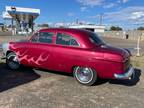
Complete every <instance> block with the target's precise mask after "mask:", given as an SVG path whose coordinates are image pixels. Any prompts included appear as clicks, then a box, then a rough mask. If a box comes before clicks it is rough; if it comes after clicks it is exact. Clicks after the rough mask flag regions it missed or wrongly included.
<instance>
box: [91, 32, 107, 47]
mask: <svg viewBox="0 0 144 108" xmlns="http://www.w3.org/2000/svg"><path fill="white" fill-rule="evenodd" d="M89 40H90V41H91V42H92V43H94V44H97V45H104V44H105V42H104V41H103V40H102V39H101V38H100V37H98V35H97V34H95V33H91V34H90V35H89Z"/></svg>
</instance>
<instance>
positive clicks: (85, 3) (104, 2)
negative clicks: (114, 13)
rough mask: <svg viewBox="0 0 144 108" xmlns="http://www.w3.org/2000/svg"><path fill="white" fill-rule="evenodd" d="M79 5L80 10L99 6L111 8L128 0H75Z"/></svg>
mask: <svg viewBox="0 0 144 108" xmlns="http://www.w3.org/2000/svg"><path fill="white" fill-rule="evenodd" d="M76 1H77V2H78V3H80V5H81V11H82V12H83V11H85V10H86V8H88V7H95V6H101V7H103V8H112V7H115V6H118V5H120V4H122V3H127V2H129V1H130V0H115V1H113V2H112V1H111V2H110V1H108V0H76Z"/></svg>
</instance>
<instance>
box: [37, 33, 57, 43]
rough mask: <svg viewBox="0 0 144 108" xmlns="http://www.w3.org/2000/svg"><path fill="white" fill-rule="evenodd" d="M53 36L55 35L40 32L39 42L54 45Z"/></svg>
mask: <svg viewBox="0 0 144 108" xmlns="http://www.w3.org/2000/svg"><path fill="white" fill-rule="evenodd" d="M53 35H54V33H50V32H40V33H39V41H38V42H40V43H52V37H53Z"/></svg>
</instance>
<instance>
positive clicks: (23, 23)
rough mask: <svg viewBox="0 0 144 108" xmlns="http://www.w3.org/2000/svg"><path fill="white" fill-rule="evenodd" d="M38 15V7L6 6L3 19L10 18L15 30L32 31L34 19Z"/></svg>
mask: <svg viewBox="0 0 144 108" xmlns="http://www.w3.org/2000/svg"><path fill="white" fill-rule="evenodd" d="M39 15H40V9H33V8H23V7H15V6H6V10H5V12H4V13H3V19H5V20H6V19H11V21H12V24H11V25H12V27H13V25H15V26H16V30H17V32H20V31H21V32H25V31H33V26H34V20H35V19H36V18H37V17H38V16H39Z"/></svg>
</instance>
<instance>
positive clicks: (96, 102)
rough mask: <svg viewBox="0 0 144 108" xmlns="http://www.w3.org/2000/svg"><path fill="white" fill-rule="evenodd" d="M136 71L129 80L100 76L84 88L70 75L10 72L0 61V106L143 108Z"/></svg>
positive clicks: (140, 74)
mask: <svg viewBox="0 0 144 108" xmlns="http://www.w3.org/2000/svg"><path fill="white" fill-rule="evenodd" d="M108 41H109V40H108ZM113 41H114V40H112V41H111V42H113ZM114 42H115V41H114ZM135 71H136V75H135V78H134V79H133V80H131V81H129V80H103V79H100V80H99V81H98V83H97V84H95V86H91V87H87V86H83V85H81V84H79V83H77V81H75V79H74V78H73V77H72V75H70V74H63V73H60V72H51V71H48V70H38V69H30V68H21V69H20V70H18V71H11V70H9V69H8V68H7V67H6V65H5V64H4V63H3V61H1V62H0V108H136V107H137V108H143V106H144V101H143V100H144V69H143V68H139V69H138V68H137V69H135Z"/></svg>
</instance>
